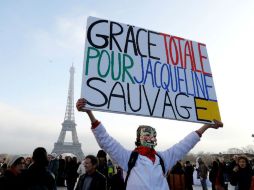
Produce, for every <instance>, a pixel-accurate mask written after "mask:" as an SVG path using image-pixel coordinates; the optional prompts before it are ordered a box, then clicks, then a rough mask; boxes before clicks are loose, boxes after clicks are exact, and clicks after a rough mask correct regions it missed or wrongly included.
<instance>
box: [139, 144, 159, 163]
mask: <svg viewBox="0 0 254 190" xmlns="http://www.w3.org/2000/svg"><path fill="white" fill-rule="evenodd" d="M134 151H135V152H138V153H139V154H141V155H142V156H146V157H147V158H149V159H150V160H151V161H152V162H153V163H154V162H155V154H156V151H155V150H154V149H153V148H149V147H146V146H138V147H137V148H135V150H134Z"/></svg>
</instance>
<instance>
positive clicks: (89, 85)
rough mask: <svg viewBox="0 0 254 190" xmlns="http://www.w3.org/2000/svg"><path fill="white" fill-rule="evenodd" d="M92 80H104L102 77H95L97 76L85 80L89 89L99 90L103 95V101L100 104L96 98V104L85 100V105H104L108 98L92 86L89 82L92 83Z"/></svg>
mask: <svg viewBox="0 0 254 190" xmlns="http://www.w3.org/2000/svg"><path fill="white" fill-rule="evenodd" d="M93 81H101V82H103V83H106V81H105V80H103V79H101V78H97V77H92V78H89V79H88V80H87V81H86V84H87V86H88V87H90V88H91V89H94V90H95V91H97V92H99V93H100V94H101V95H102V96H103V98H104V102H103V103H101V104H98V99H97V98H96V103H97V104H95V103H91V102H89V101H87V105H90V106H94V107H102V106H104V105H106V103H107V102H108V98H107V96H106V95H105V94H104V93H103V92H102V91H101V90H99V89H98V88H96V87H93V86H92V85H91V83H92V82H93Z"/></svg>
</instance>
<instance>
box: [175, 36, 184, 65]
mask: <svg viewBox="0 0 254 190" xmlns="http://www.w3.org/2000/svg"><path fill="white" fill-rule="evenodd" d="M174 38H175V39H177V41H178V47H179V52H180V62H181V66H182V68H183V55H182V45H181V41H182V40H184V39H183V38H180V37H176V36H174Z"/></svg>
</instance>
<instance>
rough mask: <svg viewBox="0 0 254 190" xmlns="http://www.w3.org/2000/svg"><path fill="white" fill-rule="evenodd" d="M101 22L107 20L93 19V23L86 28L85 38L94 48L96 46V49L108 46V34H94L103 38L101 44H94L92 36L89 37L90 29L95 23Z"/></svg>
mask: <svg viewBox="0 0 254 190" xmlns="http://www.w3.org/2000/svg"><path fill="white" fill-rule="evenodd" d="M102 22H105V23H108V21H107V20H98V21H95V22H94V23H92V24H91V25H90V26H89V27H88V29H87V35H86V36H87V40H88V42H89V43H90V44H91V45H92V46H93V47H95V48H98V49H102V48H105V47H107V46H108V36H106V35H102V34H96V36H97V37H100V38H102V39H104V43H103V44H102V45H97V44H94V43H93V41H92V38H91V33H92V29H93V27H94V26H95V25H97V24H99V23H102Z"/></svg>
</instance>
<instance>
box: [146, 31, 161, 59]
mask: <svg viewBox="0 0 254 190" xmlns="http://www.w3.org/2000/svg"><path fill="white" fill-rule="evenodd" d="M151 34H157V35H159V33H157V32H153V31H148V55H149V58H152V59H156V60H160V58H159V57H154V56H152V55H151V46H156V44H153V43H152V42H151Z"/></svg>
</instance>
